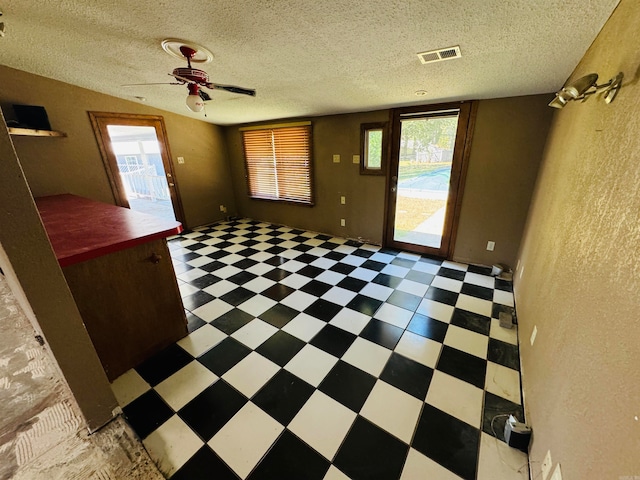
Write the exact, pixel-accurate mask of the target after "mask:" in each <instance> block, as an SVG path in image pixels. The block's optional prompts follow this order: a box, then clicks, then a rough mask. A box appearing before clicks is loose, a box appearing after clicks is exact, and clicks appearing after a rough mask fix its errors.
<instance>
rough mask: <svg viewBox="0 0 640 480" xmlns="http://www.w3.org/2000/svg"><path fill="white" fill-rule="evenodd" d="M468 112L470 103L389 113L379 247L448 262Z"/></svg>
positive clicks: (467, 137)
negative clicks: (382, 232) (384, 203)
mask: <svg viewBox="0 0 640 480" xmlns="http://www.w3.org/2000/svg"><path fill="white" fill-rule="evenodd" d="M474 112H475V104H474V103H471V102H467V103H450V104H440V105H427V106H418V107H407V108H399V109H395V110H393V112H392V122H391V123H392V125H391V155H390V170H389V176H388V181H387V186H388V188H387V208H386V231H385V245H387V246H389V247H394V248H399V249H403V250H409V251H414V252H418V253H423V254H427V255H432V256H436V257H441V258H449V256H450V254H451V253H452V251H453V244H454V242H455V233H456V227H457V220H458V217H459V212H460V205H461V201H462V191H463V187H464V179H465V175H466V164H467V161H466V159H467V157H468V150H469V146H470V141H471V129H472V126H473V125H472V124H473V121H472V117H474V116H475V115H474Z"/></svg>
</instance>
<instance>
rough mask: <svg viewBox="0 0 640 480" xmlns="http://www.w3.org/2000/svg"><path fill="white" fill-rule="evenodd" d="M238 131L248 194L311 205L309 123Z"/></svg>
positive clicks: (252, 196)
mask: <svg viewBox="0 0 640 480" xmlns="http://www.w3.org/2000/svg"><path fill="white" fill-rule="evenodd" d="M241 131H242V141H243V146H244V158H245V163H246V169H247V184H248V186H249V196H250V197H251V198H259V199H263V200H279V201H285V202H294V203H302V204H307V205H313V195H312V191H311V183H312V182H311V123H310V122H304V123H296V124H288V125H273V126H267V127H265V126H261V127H248V128H245V129H241Z"/></svg>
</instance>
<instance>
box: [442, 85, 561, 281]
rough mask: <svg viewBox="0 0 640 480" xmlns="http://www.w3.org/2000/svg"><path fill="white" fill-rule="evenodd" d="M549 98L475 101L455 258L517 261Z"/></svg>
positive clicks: (545, 128)
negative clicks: (489, 247) (491, 245)
mask: <svg viewBox="0 0 640 480" xmlns="http://www.w3.org/2000/svg"><path fill="white" fill-rule="evenodd" d="M550 98H551V96H550V95H531V96H526V97H512V98H500V99H496V100H482V101H480V102H479V105H478V114H477V118H476V126H475V130H474V134H473V144H472V147H471V153H470V155H469V169H468V171H467V182H466V184H465V188H464V197H463V200H462V210H461V212H460V222H459V224H458V236H457V238H456V244H455V249H454V254H453V258H454V260H456V261H459V262H463V263H477V264H482V265H492V264H494V263H504V264H507V265H509V266H511V268H514V267H515V261H516V257H517V254H518V248H519V246H520V238H521V237H522V230H523V228H524V223H525V220H526V218H527V211H528V209H529V202H530V200H531V194H532V192H533V186H534V185H535V181H536V176H537V174H538V168H539V166H540V160H541V159H542V151H543V149H544V145H545V141H546V138H547V133H548V131H549V126H550V123H551V117H552V115H553V111H552V110H551V109H550V108H549V107H547V103H549V99H550ZM489 240H491V241H494V242H496V245H495V250H494V251H493V252H490V251H488V250H487V241H489Z"/></svg>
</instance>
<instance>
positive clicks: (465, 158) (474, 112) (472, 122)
mask: <svg viewBox="0 0 640 480" xmlns="http://www.w3.org/2000/svg"><path fill="white" fill-rule="evenodd" d="M477 116H478V101H477V100H474V101H472V102H471V110H470V112H469V121H468V123H467V131H466V135H465V143H464V151H463V153H462V167H461V171H460V179H459V182H458V193H457V195H456V204H455V210H454V213H453V227H452V229H451V237H450V238H449V247H448V252H449V254H448V255H447V258H448V259H449V260H450V259H451V258H452V257H453V254H454V249H455V246H456V239H457V238H458V223H459V221H460V212H461V211H462V198H463V196H464V187H465V185H466V183H467V171H468V170H469V157H470V156H471V143H472V141H473V133H474V130H475V127H476V118H477Z"/></svg>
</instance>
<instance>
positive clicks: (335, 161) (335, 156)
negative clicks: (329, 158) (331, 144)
mask: <svg viewBox="0 0 640 480" xmlns="http://www.w3.org/2000/svg"><path fill="white" fill-rule="evenodd" d="M333 163H340V154H334V155H333Z"/></svg>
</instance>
